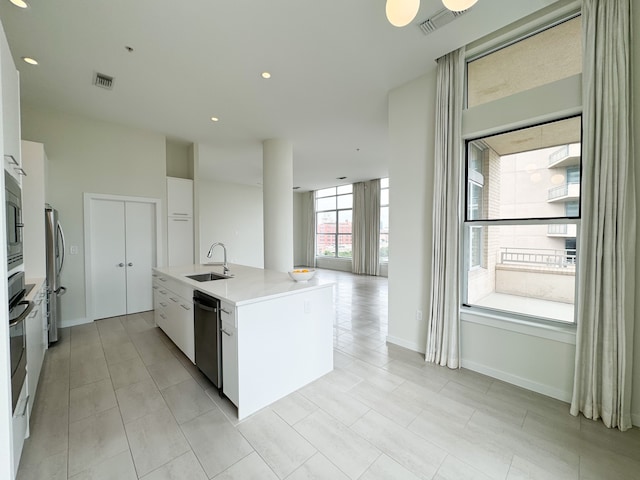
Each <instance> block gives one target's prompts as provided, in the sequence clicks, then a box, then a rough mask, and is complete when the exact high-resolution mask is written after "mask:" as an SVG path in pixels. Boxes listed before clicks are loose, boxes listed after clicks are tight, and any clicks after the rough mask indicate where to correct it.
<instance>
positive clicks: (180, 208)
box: [167, 177, 193, 217]
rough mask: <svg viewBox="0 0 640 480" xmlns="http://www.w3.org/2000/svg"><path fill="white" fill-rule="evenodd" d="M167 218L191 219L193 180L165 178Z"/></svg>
mask: <svg viewBox="0 0 640 480" xmlns="http://www.w3.org/2000/svg"><path fill="white" fill-rule="evenodd" d="M167 216H169V217H193V180H188V179H186V178H175V177H167Z"/></svg>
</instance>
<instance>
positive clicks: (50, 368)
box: [18, 270, 640, 480]
mask: <svg viewBox="0 0 640 480" xmlns="http://www.w3.org/2000/svg"><path fill="white" fill-rule="evenodd" d="M318 275H319V276H321V277H323V278H326V279H331V280H334V281H336V282H337V283H336V287H335V310H336V324H335V328H334V332H335V337H334V339H335V355H334V363H335V370H334V371H333V372H332V373H330V374H328V375H326V376H325V377H323V378H321V379H319V380H317V381H316V382H314V383H312V384H311V385H308V386H306V387H304V388H302V389H301V390H299V391H297V392H295V393H293V394H291V395H289V396H288V397H286V398H284V399H282V400H281V401H279V402H277V403H275V404H274V405H272V406H270V407H268V408H265V409H264V410H262V411H260V412H258V413H256V414H254V415H253V416H251V417H249V418H248V419H246V420H244V421H243V422H241V423H239V422H238V421H237V418H236V416H235V412H234V408H233V407H232V405H231V404H230V403H229V402H228V401H226V400H224V399H223V398H220V397H219V396H218V394H217V392H216V391H215V390H214V389H212V388H211V387H212V386H211V384H210V383H209V382H208V381H207V380H206V379H205V378H204V377H203V376H202V375H201V374H200V373H199V372H198V370H197V369H196V368H195V367H194V366H193V365H192V364H191V363H190V362H189V360H188V359H186V357H184V356H183V355H182V353H181V352H180V351H178V350H177V348H176V347H175V346H174V345H173V344H172V343H171V341H170V340H169V339H168V338H167V337H166V336H165V335H164V334H163V333H162V332H161V331H160V330H159V329H158V328H156V327H154V326H153V320H152V312H146V313H143V314H138V315H129V316H126V317H118V318H111V319H106V320H101V321H97V322H94V323H92V324H87V325H82V326H78V327H73V328H71V329H66V330H63V332H62V340H61V341H60V342H59V343H58V344H57V345H55V346H54V347H52V348H51V349H50V350H49V351H48V352H47V355H46V360H45V366H44V369H43V373H42V377H41V385H40V387H39V390H38V394H37V398H36V403H35V407H34V411H33V418H32V423H31V427H32V432H31V437H30V438H29V439H28V440H27V442H26V445H25V449H24V453H23V457H22V462H21V465H20V470H19V475H18V477H19V478H20V479H21V480H26V479H37V480H46V479H74V480H80V479H117V480H127V479H137V478H141V479H145V480H160V479H189V480H192V479H194V480H198V479H207V478H215V479H217V480H221V479H242V480H245V479H260V480H262V479H266V480H268V479H284V478H286V479H288V480H302V479H316V478H317V479H332V480H340V479H362V480H377V479H402V480H404V479H407V480H411V479H438V480H445V479H446V480H452V479H464V480H466V479H490V478H495V479H510V480H511V479H527V478H531V479H534V478H535V479H537V478H541V479H554V480H555V479H565V478H566V479H585V480H586V479H615V480H622V479H639V478H640V431H639V430H638V429H634V430H632V431H628V432H625V433H621V432H619V431H617V430H608V429H606V428H604V427H603V425H602V424H600V423H598V422H592V421H589V420H586V419H584V418H576V417H573V416H571V415H569V413H568V405H567V404H565V403H563V402H560V401H557V400H553V399H550V398H548V397H544V396H542V395H537V394H534V393H531V392H528V391H525V390H522V389H520V388H517V387H513V386H511V385H508V384H505V383H503V382H500V381H496V380H493V379H491V378H489V377H485V376H483V375H479V374H476V373H474V372H471V371H468V370H455V371H454V370H449V369H446V368H442V367H435V366H432V365H426V364H425V363H424V356H422V355H420V354H418V353H415V352H411V351H408V350H405V349H402V348H399V347H395V346H393V345H387V344H386V343H385V337H386V334H387V280H386V279H385V278H376V277H362V276H354V275H351V274H345V273H340V272H331V271H327V270H324V271H320V272H319V273H318Z"/></svg>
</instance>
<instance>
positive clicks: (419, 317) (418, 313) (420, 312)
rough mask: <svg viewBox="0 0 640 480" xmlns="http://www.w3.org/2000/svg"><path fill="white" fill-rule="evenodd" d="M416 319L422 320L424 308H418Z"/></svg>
mask: <svg viewBox="0 0 640 480" xmlns="http://www.w3.org/2000/svg"><path fill="white" fill-rule="evenodd" d="M416 320H417V321H419V322H421V321H422V310H416Z"/></svg>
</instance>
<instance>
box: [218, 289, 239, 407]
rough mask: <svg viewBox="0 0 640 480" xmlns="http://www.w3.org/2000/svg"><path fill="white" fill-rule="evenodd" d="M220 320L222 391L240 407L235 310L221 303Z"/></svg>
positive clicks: (227, 304)
mask: <svg viewBox="0 0 640 480" xmlns="http://www.w3.org/2000/svg"><path fill="white" fill-rule="evenodd" d="M220 319H221V333H222V391H223V392H224V394H225V395H226V396H227V398H228V399H229V400H231V401H232V402H233V404H234V405H238V399H239V392H238V329H237V328H236V316H235V308H234V307H233V305H231V304H229V303H226V302H221V304H220Z"/></svg>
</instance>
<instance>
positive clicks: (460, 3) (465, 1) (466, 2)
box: [442, 0, 478, 12]
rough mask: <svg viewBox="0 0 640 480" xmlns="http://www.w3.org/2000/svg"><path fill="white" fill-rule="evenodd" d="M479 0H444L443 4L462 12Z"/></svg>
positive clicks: (452, 9) (454, 10)
mask: <svg viewBox="0 0 640 480" xmlns="http://www.w3.org/2000/svg"><path fill="white" fill-rule="evenodd" d="M477 1H478V0H442V4H443V5H444V6H445V7H447V8H448V9H449V10H451V11H452V12H462V11H463V10H466V9H467V8H471V7H473V6H474V5H475V4H476V2H477Z"/></svg>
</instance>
